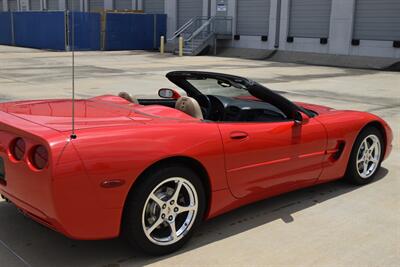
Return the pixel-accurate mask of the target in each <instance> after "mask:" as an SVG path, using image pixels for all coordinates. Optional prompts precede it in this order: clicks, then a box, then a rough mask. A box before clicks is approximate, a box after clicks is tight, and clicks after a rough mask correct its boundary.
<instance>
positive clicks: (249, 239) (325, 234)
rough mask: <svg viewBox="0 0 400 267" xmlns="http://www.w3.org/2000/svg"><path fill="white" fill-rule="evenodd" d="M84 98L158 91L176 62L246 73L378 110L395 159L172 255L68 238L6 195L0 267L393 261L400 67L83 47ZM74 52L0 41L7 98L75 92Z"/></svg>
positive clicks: (399, 254)
mask: <svg viewBox="0 0 400 267" xmlns="http://www.w3.org/2000/svg"><path fill="white" fill-rule="evenodd" d="M76 56H77V57H76V63H77V66H76V71H77V80H76V86H77V95H78V97H89V96H95V95H100V94H110V93H111V94H116V93H118V92H119V91H128V92H130V93H132V94H136V95H145V96H154V95H155V94H156V93H157V90H158V89H159V88H161V87H169V86H173V85H171V84H170V83H169V82H168V81H167V80H166V79H165V78H164V75H165V74H166V73H167V72H168V71H170V70H206V71H217V72H224V73H230V74H236V75H241V76H246V77H249V78H251V79H254V80H256V81H259V82H260V83H263V84H265V85H267V86H268V87H269V88H271V89H273V90H277V91H280V92H282V94H284V95H285V96H286V97H288V98H289V99H291V100H297V101H304V102H310V103H318V104H323V105H327V106H331V107H333V108H337V109H357V110H363V111H369V112H373V113H375V114H377V115H380V116H382V117H383V118H385V119H386V120H387V121H388V122H389V124H390V125H391V126H392V128H393V130H394V134H395V141H394V151H393V154H392V156H391V157H390V158H389V159H388V160H387V161H386V162H384V164H383V168H382V170H381V171H380V172H379V175H378V179H377V180H376V181H375V182H374V183H372V184H370V185H367V186H364V187H353V186H349V185H347V184H346V183H343V182H341V181H337V182H333V183H329V184H325V185H320V186H317V187H313V188H308V189H304V190H300V191H297V192H293V193H289V194H286V195H283V196H279V197H276V198H273V199H269V200H264V201H261V202H258V203H256V204H252V205H249V206H246V207H243V208H241V209H238V210H236V211H234V212H231V213H229V214H226V215H223V216H220V217H218V218H216V219H214V220H211V221H209V222H206V223H205V224H204V225H203V227H202V228H201V229H200V231H199V232H198V233H197V234H196V235H195V237H194V238H193V240H192V241H191V242H190V243H189V244H188V245H187V246H186V247H185V248H184V249H183V250H181V251H179V252H177V253H176V254H174V255H169V256H166V257H161V258H152V257H148V256H144V255H142V254H140V253H138V252H136V251H132V250H131V248H130V247H129V246H128V245H126V244H125V243H124V242H123V241H122V240H119V239H116V240H106V241H73V240H69V239H67V238H65V237H63V236H61V235H59V234H58V233H55V232H52V231H51V230H48V229H46V228H44V227H42V226H40V225H38V224H36V223H34V222H32V221H31V220H30V219H27V218H25V217H23V216H22V215H21V214H19V213H18V212H17V211H16V209H15V208H14V207H13V206H12V205H11V204H8V203H5V202H0V240H1V241H0V265H2V266H26V265H27V264H28V265H31V266H113V267H115V266H142V265H148V266H210V265H211V266H385V267H386V266H398V263H399V262H400V212H399V211H400V194H399V190H400V182H399V178H400V172H399V167H400V133H399V131H400V127H399V125H400V73H399V72H382V71H371V70H357V69H342V68H332V67H316V66H306V65H299V64H288V63H276V62H268V61H253V60H244V59H232V58H216V57H208V56H205V57H184V58H178V57H174V56H170V55H165V56H161V55H159V54H156V53H148V52H140V51H139V52H78V53H76ZM70 63H71V59H70V53H65V52H47V51H40V50H33V49H25V48H15V47H6V46H0V101H7V100H14V99H42V98H54V97H57V98H64V97H69V96H70V92H71V80H70V74H71V69H70Z"/></svg>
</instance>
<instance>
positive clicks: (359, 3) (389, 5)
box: [354, 0, 400, 41]
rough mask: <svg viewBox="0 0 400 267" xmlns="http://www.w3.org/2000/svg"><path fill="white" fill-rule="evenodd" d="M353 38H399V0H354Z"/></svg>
mask: <svg viewBox="0 0 400 267" xmlns="http://www.w3.org/2000/svg"><path fill="white" fill-rule="evenodd" d="M354 39H359V40H382V41H396V40H400V0H380V1H377V0H356V10H355V19H354Z"/></svg>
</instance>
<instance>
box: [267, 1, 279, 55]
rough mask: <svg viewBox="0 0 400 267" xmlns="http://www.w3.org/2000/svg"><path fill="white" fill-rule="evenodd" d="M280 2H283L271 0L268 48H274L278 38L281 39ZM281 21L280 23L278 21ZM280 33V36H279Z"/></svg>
mask: <svg viewBox="0 0 400 267" xmlns="http://www.w3.org/2000/svg"><path fill="white" fill-rule="evenodd" d="M279 1H281V0H271V1H270V3H271V6H270V10H269V23H268V24H269V27H268V44H269V45H268V47H269V48H273V47H274V46H275V44H277V43H276V42H275V40H276V38H278V39H279V31H280V29H279V28H280V25H279V24H280V20H279V19H280V18H279V17H280V14H278V13H277V12H280V10H279V4H280V3H279ZM278 20H279V21H278ZM277 24H278V25H277ZM277 33H278V35H277Z"/></svg>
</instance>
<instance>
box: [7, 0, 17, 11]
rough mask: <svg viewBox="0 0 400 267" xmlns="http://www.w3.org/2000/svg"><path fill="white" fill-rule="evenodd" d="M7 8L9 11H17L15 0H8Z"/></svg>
mask: <svg viewBox="0 0 400 267" xmlns="http://www.w3.org/2000/svg"><path fill="white" fill-rule="evenodd" d="M8 10H9V11H18V3H17V0H8Z"/></svg>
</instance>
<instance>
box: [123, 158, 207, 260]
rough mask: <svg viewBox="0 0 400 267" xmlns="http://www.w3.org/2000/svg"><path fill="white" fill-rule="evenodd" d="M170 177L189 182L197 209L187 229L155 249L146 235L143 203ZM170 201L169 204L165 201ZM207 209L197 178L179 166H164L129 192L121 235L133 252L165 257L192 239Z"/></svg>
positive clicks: (152, 172) (153, 171) (151, 172)
mask: <svg viewBox="0 0 400 267" xmlns="http://www.w3.org/2000/svg"><path fill="white" fill-rule="evenodd" d="M171 177H181V178H184V179H186V180H187V181H189V182H190V183H191V184H192V185H193V187H194V188H195V191H196V192H197V200H198V209H197V213H196V215H195V218H194V219H193V224H192V226H191V228H190V229H188V231H187V232H186V233H185V234H184V235H183V237H181V239H180V240H178V241H177V242H176V243H174V244H171V245H158V244H155V243H154V242H152V241H151V240H150V239H149V238H148V237H147V236H146V234H145V231H144V229H143V223H142V215H143V211H144V209H145V205H146V203H147V202H146V201H147V199H148V197H149V196H150V194H151V193H152V192H153V190H154V189H156V188H157V187H158V186H159V185H160V184H162V183H163V182H164V181H167V180H168V179H169V178H171ZM168 201H169V200H168ZM205 207H206V197H205V191H204V188H203V185H202V182H201V180H200V178H199V177H198V175H197V174H196V173H195V172H194V171H193V170H191V169H190V168H186V167H184V166H181V165H173V166H171V165H170V166H168V165H163V166H160V167H159V168H157V169H154V170H151V171H150V172H148V173H146V174H144V177H141V180H140V181H139V183H138V184H137V185H136V186H134V188H132V190H131V192H130V194H129V196H128V199H127V202H126V204H125V209H124V215H123V222H122V231H123V235H124V237H125V238H127V240H128V241H129V242H130V243H131V244H132V245H133V246H134V247H136V248H138V249H139V250H141V251H143V252H144V253H146V254H150V255H155V256H159V255H165V254H169V253H172V252H174V251H176V250H178V249H180V248H181V247H182V246H183V245H184V244H185V243H186V242H187V241H188V240H189V239H190V238H191V236H192V235H193V232H194V231H195V230H196V228H198V226H199V225H200V224H201V222H202V221H203V217H204V212H205Z"/></svg>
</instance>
